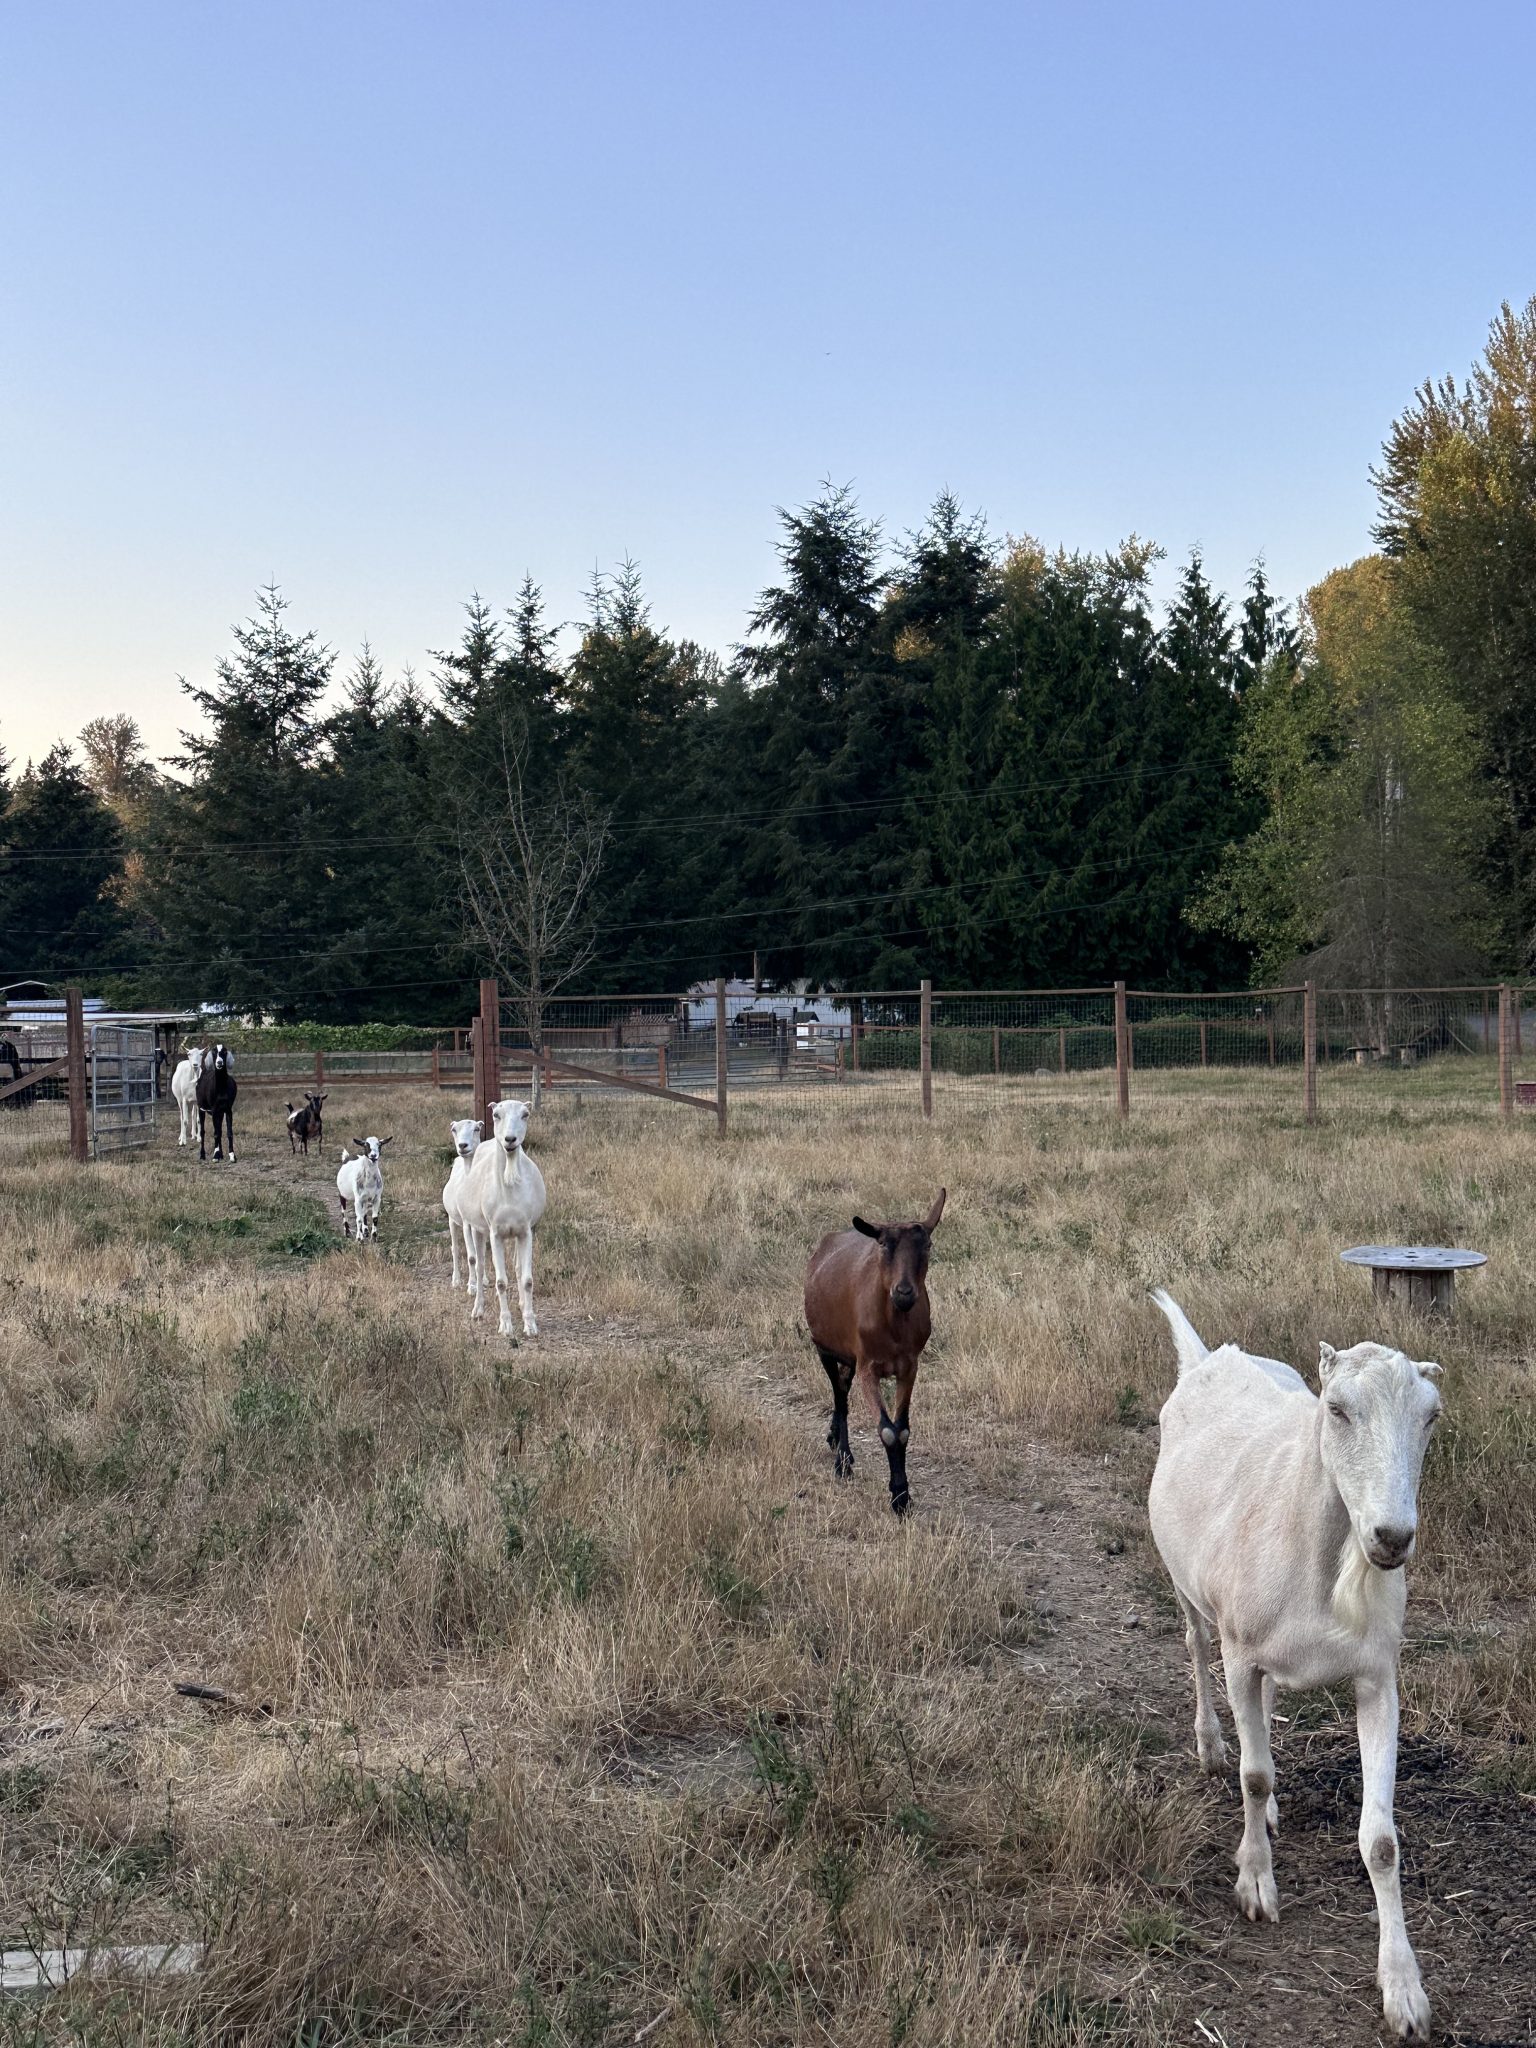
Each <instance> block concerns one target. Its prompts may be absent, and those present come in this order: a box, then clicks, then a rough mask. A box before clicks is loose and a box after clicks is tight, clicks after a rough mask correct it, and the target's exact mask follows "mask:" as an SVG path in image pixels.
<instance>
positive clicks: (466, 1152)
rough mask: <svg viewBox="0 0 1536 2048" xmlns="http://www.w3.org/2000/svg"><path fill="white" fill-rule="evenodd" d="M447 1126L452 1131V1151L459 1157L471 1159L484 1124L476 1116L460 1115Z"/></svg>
mask: <svg viewBox="0 0 1536 2048" xmlns="http://www.w3.org/2000/svg"><path fill="white" fill-rule="evenodd" d="M448 1128H449V1130H450V1131H451V1132H452V1133H453V1149H454V1151H455V1152H457V1153H458V1155H459V1157H460V1158H461V1159H472V1158H473V1157H474V1153H475V1147H476V1146H477V1145H478V1144H479V1142H480V1134H481V1132H482V1131H483V1130H484V1129H485V1125H484V1124H483V1123H481V1122H480V1120H479V1118H478V1117H472V1116H461V1117H460V1118H459V1119H458V1121H457V1122H456V1123H451V1124H450V1125H449V1126H448Z"/></svg>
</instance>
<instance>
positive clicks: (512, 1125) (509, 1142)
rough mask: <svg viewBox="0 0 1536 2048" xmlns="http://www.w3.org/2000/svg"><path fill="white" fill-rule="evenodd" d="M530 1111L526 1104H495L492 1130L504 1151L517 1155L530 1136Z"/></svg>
mask: <svg viewBox="0 0 1536 2048" xmlns="http://www.w3.org/2000/svg"><path fill="white" fill-rule="evenodd" d="M528 1116H529V1110H528V1105H527V1103H526V1102H514V1101H510V1100H509V1101H506V1102H493V1103H492V1104H491V1128H492V1130H494V1131H495V1133H496V1142H497V1144H498V1145H500V1146H501V1147H502V1148H503V1150H505V1151H507V1152H512V1153H516V1152H517V1151H518V1150H520V1148H521V1146H522V1142H523V1140H524V1138H526V1137H527V1135H528Z"/></svg>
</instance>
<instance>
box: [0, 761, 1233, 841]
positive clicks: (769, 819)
mask: <svg viewBox="0 0 1536 2048" xmlns="http://www.w3.org/2000/svg"><path fill="white" fill-rule="evenodd" d="M1196 772H1197V771H1196V770H1195V769H1193V768H1192V767H1191V766H1190V765H1189V764H1188V763H1187V762H1176V763H1173V764H1171V765H1170V766H1168V767H1164V768H1149V767H1146V766H1143V765H1132V766H1130V767H1125V768H1106V769H1100V770H1098V771H1096V772H1092V773H1088V772H1085V773H1084V774H1081V775H1067V776H1060V777H1058V778H1057V779H1055V780H1054V781H1049V782H1040V781H1028V782H1011V783H1001V782H993V783H988V784H985V785H984V786H982V787H981V788H979V789H973V790H955V791H950V792H943V793H940V794H939V795H938V796H937V797H934V796H932V795H929V796H927V797H926V798H924V799H923V801H925V802H926V804H927V806H928V808H929V810H930V811H932V810H934V809H937V808H939V807H940V806H943V805H954V804H973V803H984V802H987V801H989V800H990V799H992V798H994V797H1009V796H1024V795H1034V794H1037V793H1038V794H1040V795H1048V794H1051V793H1053V792H1055V791H1058V790H1063V789H1088V788H1093V787H1097V786H1103V785H1107V784H1112V783H1116V782H1129V781H1133V780H1135V779H1136V778H1137V777H1140V778H1141V779H1142V780H1144V781H1149V782H1162V781H1165V780H1166V781H1171V780H1173V779H1175V778H1176V777H1180V776H1183V777H1188V778H1190V779H1191V780H1194V779H1195V777H1196ZM1202 779H1203V778H1202ZM1217 779H1220V778H1217ZM914 800H915V798H914V794H913V792H912V791H910V790H908V791H904V792H902V793H901V794H899V795H896V796H888V797H857V798H849V799H839V800H838V801H836V802H833V803H825V804H788V805H784V804H775V805H770V806H768V807H766V808H764V809H761V810H750V809H742V808H738V809H735V810H730V811H716V812H708V811H686V812H679V813H677V814H675V815H673V816H669V817H668V816H662V817H650V818H628V819H621V820H620V821H619V822H618V823H617V824H615V825H612V826H610V828H609V829H610V831H611V832H613V833H615V834H619V835H622V834H625V833H638V832H653V831H655V832H659V831H663V830H675V829H678V828H683V829H700V830H702V829H703V828H704V827H706V826H707V827H709V828H710V829H712V830H713V829H717V828H718V827H720V826H722V825H733V824H739V825H743V826H750V825H758V824H763V823H778V822H780V821H784V820H788V819H791V818H819V817H829V816H849V815H853V816H858V815H863V814H864V813H866V812H871V811H882V810H895V809H900V808H902V807H904V806H905V805H907V804H910V803H912V802H913V801H914ZM453 843H454V842H453V841H451V840H448V839H437V838H434V837H432V836H431V835H430V834H428V833H424V832H410V833H403V834H394V835H388V836H379V837H373V836H369V837H347V838H334V839H333V838H327V837H305V838H298V839H227V840H212V839H210V840H203V841H201V842H197V841H189V840H177V839H171V840H168V841H157V842H155V843H154V845H153V847H152V848H146V847H145V846H134V845H129V846H125V847H124V848H122V849H121V851H122V852H123V853H138V854H140V855H143V854H144V853H145V852H146V851H150V850H153V851H164V852H168V853H169V854H170V855H172V856H173V857H175V858H178V859H179V858H187V857H189V856H194V855H197V854H212V855H218V854H227V855H236V854H246V853H288V852H293V853H325V852H330V853H359V852H364V851H376V850H382V849H384V848H388V847H400V846H414V847H418V848H423V849H425V848H437V849H443V848H449V847H451V846H452V845H453ZM106 857H107V856H106V854H105V851H104V849H101V848H98V847H67V846H63V847H61V846H36V847H29V848H27V849H26V850H24V851H16V850H14V849H7V850H0V864H3V863H4V862H6V861H34V860H36V861H46V860H75V861H86V860H100V859H104V858H106Z"/></svg>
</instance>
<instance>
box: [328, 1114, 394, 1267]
mask: <svg viewBox="0 0 1536 2048" xmlns="http://www.w3.org/2000/svg"><path fill="white" fill-rule="evenodd" d="M352 1142H353V1144H354V1145H356V1147H357V1149H358V1156H357V1157H356V1158H355V1159H354V1158H353V1156H352V1154H351V1153H350V1152H349V1151H348V1150H347V1148H346V1146H345V1145H343V1146H342V1148H341V1171H340V1172H339V1173H338V1174H337V1176H336V1193H337V1195H338V1196H339V1197H340V1199H341V1228H342V1234H343V1235H344V1236H345V1235H347V1234H348V1232H347V1204H348V1202H350V1203H351V1204H352V1228H351V1232H350V1234H351V1235H352V1236H353V1237H355V1238H356V1239H357V1241H358V1243H359V1244H361V1243H362V1242H363V1240H364V1239H365V1238H369V1237H377V1236H378V1234H379V1212H380V1210H381V1209H382V1208H383V1207H384V1173H383V1169H382V1167H381V1166H380V1164H379V1154H380V1153H381V1152H382V1151H383V1149H384V1147H385V1146H386V1145H388V1144H391V1143H392V1142H393V1140H392V1139H389V1138H354V1139H353V1140H352Z"/></svg>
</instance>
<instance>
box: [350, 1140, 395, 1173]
mask: <svg viewBox="0 0 1536 2048" xmlns="http://www.w3.org/2000/svg"><path fill="white" fill-rule="evenodd" d="M352 1142H353V1144H354V1145H356V1147H357V1149H358V1151H359V1152H366V1153H367V1155H368V1157H369V1158H370V1159H371V1160H372V1161H373V1163H374V1165H375V1166H377V1165H378V1163H379V1154H380V1153H381V1152H382V1151H383V1150H384V1147H385V1146H386V1145H387V1144H389V1143H390V1140H389V1139H388V1138H354V1139H353V1140H352Z"/></svg>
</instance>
